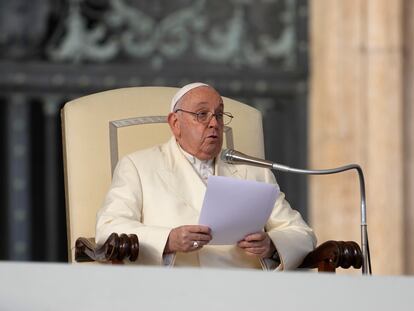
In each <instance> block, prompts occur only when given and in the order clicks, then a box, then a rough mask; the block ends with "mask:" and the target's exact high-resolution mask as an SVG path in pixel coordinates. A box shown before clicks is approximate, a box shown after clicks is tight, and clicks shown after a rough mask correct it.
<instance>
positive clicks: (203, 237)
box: [191, 234, 212, 242]
mask: <svg viewBox="0 0 414 311" xmlns="http://www.w3.org/2000/svg"><path fill="white" fill-rule="evenodd" d="M191 239H192V240H193V241H203V242H210V241H211V239H212V237H211V235H209V234H192V235H191Z"/></svg>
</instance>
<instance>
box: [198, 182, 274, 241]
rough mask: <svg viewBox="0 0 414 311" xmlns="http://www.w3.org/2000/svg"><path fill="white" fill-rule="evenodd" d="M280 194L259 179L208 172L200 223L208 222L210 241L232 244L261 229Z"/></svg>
mask: <svg viewBox="0 0 414 311" xmlns="http://www.w3.org/2000/svg"><path fill="white" fill-rule="evenodd" d="M278 196H279V188H278V187H277V186H276V185H271V184H267V183H262V182H256V181H250V180H241V179H236V178H230V177H223V176H210V177H209V178H208V182H207V191H206V194H205V196H204V202H203V207H202V209H201V214H200V219H199V224H200V225H206V226H209V227H210V228H211V230H212V236H213V239H212V240H211V241H210V243H209V244H210V245H231V244H236V243H237V242H238V241H240V240H242V239H243V238H244V237H245V236H246V235H248V234H250V233H254V232H259V231H262V230H263V228H264V226H265V224H266V221H267V220H268V219H269V216H270V213H271V212H272V209H273V206H274V204H275V202H276V199H277V197H278Z"/></svg>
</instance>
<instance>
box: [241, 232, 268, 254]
mask: <svg viewBox="0 0 414 311" xmlns="http://www.w3.org/2000/svg"><path fill="white" fill-rule="evenodd" d="M237 246H238V247H240V248H242V249H243V250H244V251H245V252H246V253H247V254H248V255H252V256H257V257H260V258H269V257H271V256H272V255H273V253H274V251H275V250H276V248H275V245H274V244H273V242H272V240H271V239H270V238H269V235H268V234H267V233H266V232H256V233H252V234H249V235H247V236H245V238H244V239H243V240H241V241H239V242H238V243H237Z"/></svg>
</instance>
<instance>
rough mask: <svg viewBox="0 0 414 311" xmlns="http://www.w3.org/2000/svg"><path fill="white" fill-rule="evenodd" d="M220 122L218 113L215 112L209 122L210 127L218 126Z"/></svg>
mask: <svg viewBox="0 0 414 311" xmlns="http://www.w3.org/2000/svg"><path fill="white" fill-rule="evenodd" d="M218 126H219V122H218V121H217V115H215V114H213V115H212V116H211V119H210V122H209V123H208V127H214V128H218Z"/></svg>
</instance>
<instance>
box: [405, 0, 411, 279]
mask: <svg viewBox="0 0 414 311" xmlns="http://www.w3.org/2000/svg"><path fill="white" fill-rule="evenodd" d="M413 19H414V1H411V0H406V1H405V4H404V23H403V25H404V52H405V53H404V110H403V115H404V173H405V176H404V190H405V196H404V207H405V209H406V210H405V214H404V219H405V237H406V240H405V244H404V247H405V249H406V258H405V270H406V273H408V274H414V40H413V38H414V20H413Z"/></svg>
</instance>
